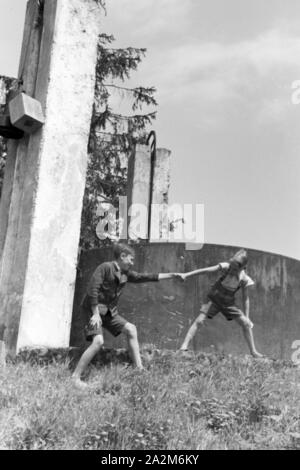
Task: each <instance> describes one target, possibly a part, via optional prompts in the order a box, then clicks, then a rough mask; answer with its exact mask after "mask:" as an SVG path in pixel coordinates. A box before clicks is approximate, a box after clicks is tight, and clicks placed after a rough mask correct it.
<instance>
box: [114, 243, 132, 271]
mask: <svg viewBox="0 0 300 470" xmlns="http://www.w3.org/2000/svg"><path fill="white" fill-rule="evenodd" d="M114 256H115V260H116V261H117V262H118V265H119V266H120V268H121V270H122V271H128V270H129V269H130V268H131V266H133V264H134V250H133V248H131V247H130V246H128V245H125V243H118V244H117V245H115V246H114Z"/></svg>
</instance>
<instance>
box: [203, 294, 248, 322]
mask: <svg viewBox="0 0 300 470" xmlns="http://www.w3.org/2000/svg"><path fill="white" fill-rule="evenodd" d="M219 312H221V313H222V314H223V315H224V317H225V318H226V319H227V320H228V321H231V320H235V319H237V318H240V317H242V316H244V313H243V312H242V310H240V309H239V308H238V307H237V306H236V305H220V304H216V303H214V302H213V301H212V300H210V299H209V300H208V303H206V304H204V305H202V306H201V309H200V313H204V315H206V316H207V318H210V319H212V318H213V317H215V316H216V315H217V314H218V313H219Z"/></svg>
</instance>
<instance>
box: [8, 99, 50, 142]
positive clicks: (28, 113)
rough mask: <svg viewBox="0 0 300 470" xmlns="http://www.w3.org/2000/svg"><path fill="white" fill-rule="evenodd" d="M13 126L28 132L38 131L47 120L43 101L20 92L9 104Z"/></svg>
mask: <svg viewBox="0 0 300 470" xmlns="http://www.w3.org/2000/svg"><path fill="white" fill-rule="evenodd" d="M8 106H9V113H10V120H11V123H12V125H13V126H15V127H17V128H18V129H21V130H22V131H24V132H27V133H28V134H32V133H33V132H35V131H37V130H38V129H39V128H40V127H41V126H42V125H43V124H44V122H45V118H44V115H43V110H42V105H41V103H40V102H39V101H38V100H36V99H34V98H31V96H28V95H26V94H25V93H20V94H19V95H17V96H16V97H15V98H14V99H13V100H11V101H10V102H9V104H8Z"/></svg>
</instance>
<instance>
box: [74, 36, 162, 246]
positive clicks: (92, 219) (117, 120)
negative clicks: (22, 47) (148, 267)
mask: <svg viewBox="0 0 300 470" xmlns="http://www.w3.org/2000/svg"><path fill="white" fill-rule="evenodd" d="M113 41H114V37H113V36H108V35H106V34H102V35H100V36H99V44H98V61H97V68H96V87H95V101H94V111H93V118H92V122H91V132H90V140H89V161H88V171H87V180H86V189H85V194H84V200H83V212H82V223H81V236H80V246H81V247H82V248H84V249H87V248H92V247H98V246H101V244H103V242H101V241H100V240H99V239H98V237H97V235H96V230H95V229H96V226H97V222H98V220H99V216H98V215H97V207H98V206H99V203H100V202H101V201H102V202H105V201H106V202H109V203H110V204H112V205H114V206H115V207H118V197H119V196H124V195H125V194H126V183H127V162H128V157H129V155H130V153H131V152H132V151H133V149H134V146H135V144H136V143H137V142H139V143H144V142H145V140H146V138H147V133H146V130H147V126H148V125H150V124H151V123H152V121H153V120H154V119H155V116H156V113H155V112H150V113H143V108H144V106H151V107H155V106H156V105H157V103H156V100H155V98H154V94H155V91H156V90H155V88H153V87H150V88H144V87H136V88H127V87H125V86H123V83H124V82H125V80H126V79H129V78H130V74H131V72H132V71H135V70H137V68H138V65H139V64H140V62H141V61H142V59H143V57H144V56H145V53H146V49H137V48H132V47H128V48H125V49H114V48H112V47H111V44H112V42H113ZM116 81H117V83H118V84H116ZM119 83H121V85H120V84H119ZM116 92H118V93H121V96H122V97H123V98H124V100H126V101H127V102H130V108H131V111H132V112H131V113H130V115H123V114H120V113H115V112H114V111H113V110H112V108H111V106H110V99H111V96H112V95H113V93H116ZM108 242H109V241H108Z"/></svg>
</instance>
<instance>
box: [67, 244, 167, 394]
mask: <svg viewBox="0 0 300 470" xmlns="http://www.w3.org/2000/svg"><path fill="white" fill-rule="evenodd" d="M114 256H115V261H110V262H106V263H102V264H100V265H99V266H98V268H97V269H96V270H95V272H94V274H93V275H92V278H91V280H90V283H89V285H88V289H87V293H86V295H85V297H84V300H83V303H82V307H83V309H84V310H85V311H87V312H88V313H89V315H90V320H89V322H88V324H87V325H86V327H85V334H86V338H87V340H89V341H92V344H91V345H90V346H89V347H88V348H87V349H86V351H85V352H84V353H83V355H82V356H81V358H80V360H79V362H78V364H77V367H76V369H75V371H74V373H73V379H74V381H75V384H76V386H78V387H80V388H86V387H87V385H86V384H85V383H84V382H83V381H82V380H81V375H82V373H83V372H84V371H85V369H86V368H87V366H88V364H89V363H90V362H91V360H92V359H93V357H94V356H95V355H96V354H97V352H98V351H99V350H100V348H101V347H102V345H103V332H102V328H105V329H106V330H108V331H109V332H110V333H111V334H112V335H113V336H118V335H119V334H120V333H125V334H126V336H127V341H128V350H129V353H130V355H131V358H132V361H133V364H134V366H135V367H137V368H138V369H142V368H143V366H142V361H141V357H140V351H139V343H138V338H137V330H136V327H135V325H133V324H132V323H129V322H128V321H127V320H125V319H124V318H123V317H122V316H121V315H119V312H118V309H117V304H118V299H119V297H120V295H121V293H122V289H123V288H124V287H125V285H126V283H127V282H134V283H139V282H152V281H160V280H163V279H170V278H173V277H175V274H174V273H166V274H148V273H137V272H136V271H132V270H131V267H132V266H133V264H134V250H133V249H132V248H131V247H129V246H127V245H125V244H118V245H116V246H115V248H114Z"/></svg>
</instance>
